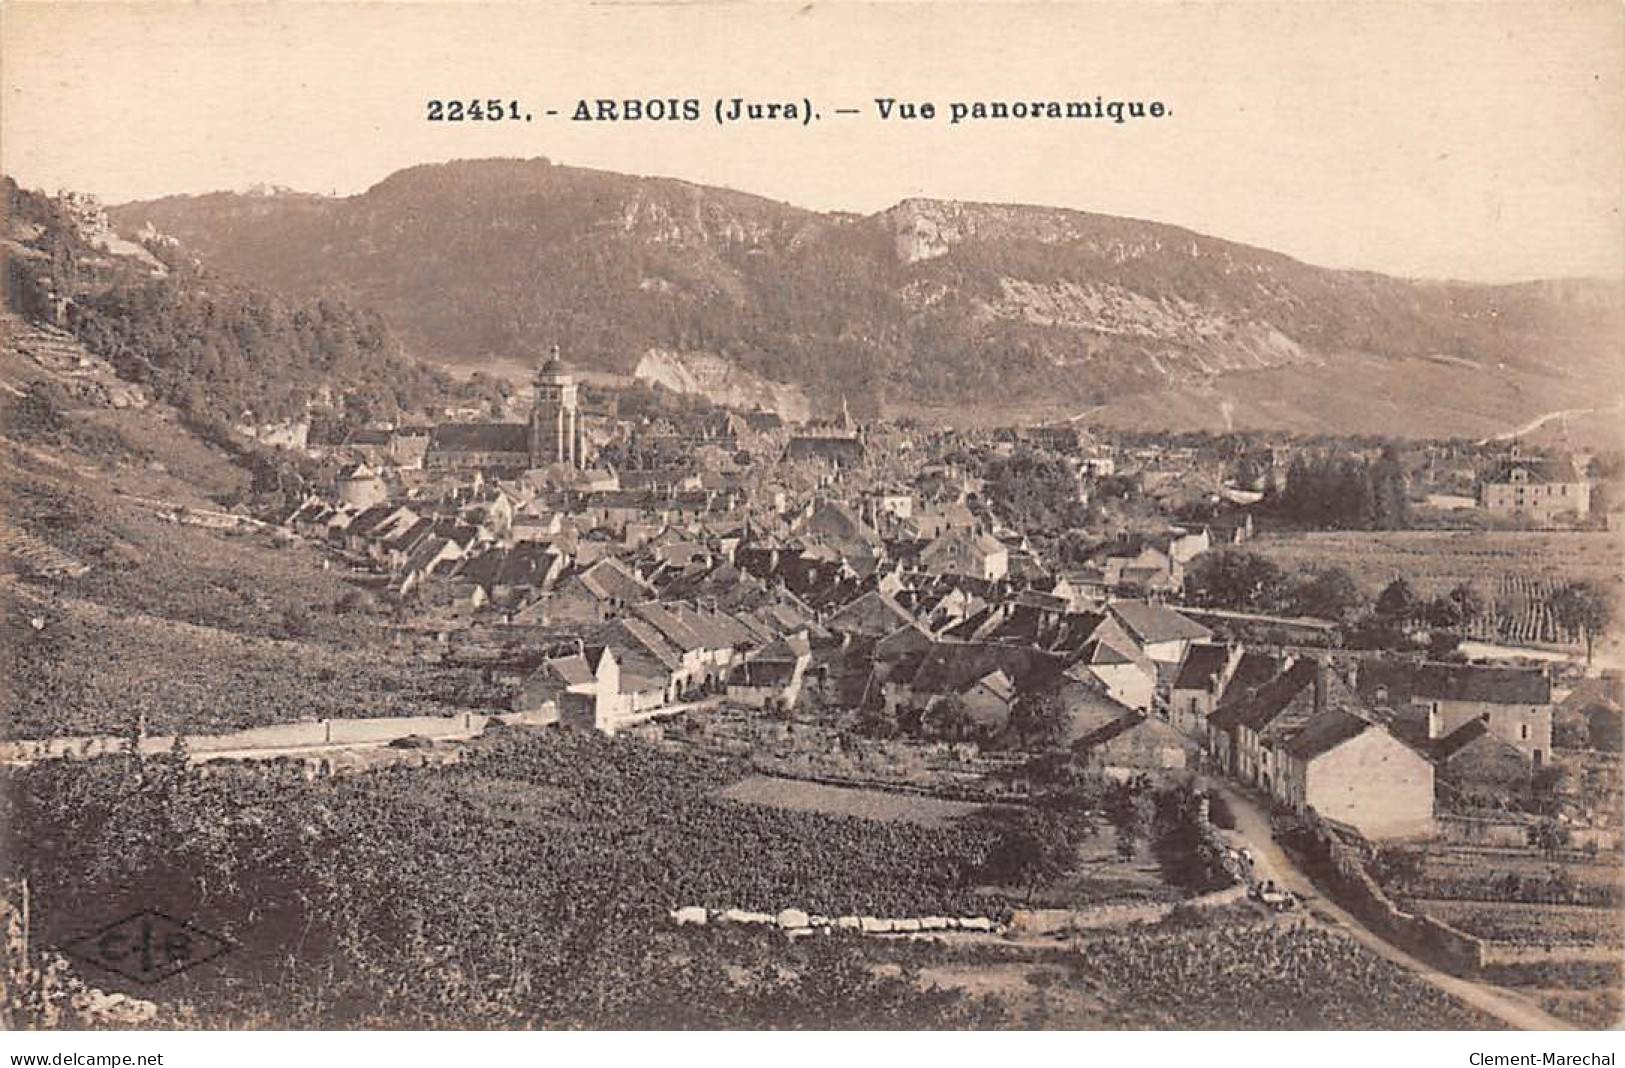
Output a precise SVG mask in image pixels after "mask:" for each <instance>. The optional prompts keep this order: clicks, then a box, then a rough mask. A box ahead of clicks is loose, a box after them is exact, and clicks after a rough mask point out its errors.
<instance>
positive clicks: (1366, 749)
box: [1274, 709, 1434, 841]
mask: <svg viewBox="0 0 1625 1068" xmlns="http://www.w3.org/2000/svg"><path fill="white" fill-rule="evenodd" d="M1276 753H1277V757H1276V762H1275V763H1276V776H1275V783H1276V786H1275V790H1274V793H1275V796H1276V797H1277V798H1278V799H1279V800H1281V801H1282V802H1284V803H1286V804H1288V805H1290V806H1291V807H1292V808H1293V809H1294V810H1295V811H1298V812H1303V811H1305V810H1306V809H1311V808H1312V809H1314V810H1315V813H1316V814H1317V815H1319V816H1321V817H1324V818H1326V819H1330V820H1336V821H1337V822H1339V823H1345V824H1347V825H1348V826H1350V827H1353V828H1354V829H1355V830H1357V831H1359V832H1360V833H1361V834H1362V835H1364V836H1365V837H1367V838H1369V839H1372V840H1373V841H1380V840H1383V839H1394V838H1415V837H1426V836H1428V835H1430V834H1432V833H1433V800H1434V799H1433V765H1432V764H1431V763H1430V762H1429V761H1428V759H1427V758H1426V757H1424V756H1423V755H1422V754H1421V753H1418V752H1417V751H1416V750H1414V749H1412V748H1411V747H1410V746H1408V745H1406V744H1405V743H1404V742H1402V741H1400V740H1399V739H1398V738H1395V737H1394V736H1393V735H1392V734H1390V733H1389V732H1388V730H1387V729H1386V728H1384V727H1382V726H1380V725H1378V724H1376V723H1373V722H1372V721H1371V720H1370V719H1367V718H1364V717H1362V716H1359V715H1356V714H1355V713H1353V712H1351V711H1349V710H1346V709H1328V710H1327V711H1325V712H1322V713H1320V714H1318V715H1316V716H1315V717H1314V718H1312V719H1311V720H1309V722H1307V723H1306V724H1304V726H1303V727H1302V728H1301V729H1300V730H1298V731H1297V732H1295V733H1294V734H1293V735H1292V736H1291V737H1290V738H1289V739H1287V740H1286V741H1285V742H1284V743H1283V744H1282V745H1280V746H1279V747H1278V748H1277V750H1276Z"/></svg>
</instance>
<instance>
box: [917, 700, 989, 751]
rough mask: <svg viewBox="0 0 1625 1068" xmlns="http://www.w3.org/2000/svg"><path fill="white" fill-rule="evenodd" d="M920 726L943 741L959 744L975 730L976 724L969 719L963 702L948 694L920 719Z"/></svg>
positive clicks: (969, 716) (968, 712)
mask: <svg viewBox="0 0 1625 1068" xmlns="http://www.w3.org/2000/svg"><path fill="white" fill-rule="evenodd" d="M921 726H922V727H924V728H926V729H927V730H929V731H930V732H931V733H932V734H934V735H935V736H936V737H938V738H941V739H943V740H944V741H949V742H960V741H964V740H965V738H966V737H967V736H968V735H969V734H970V732H971V731H972V729H974V728H975V726H976V722H975V720H973V719H971V715H970V711H969V710H968V709H967V708H966V707H965V702H964V700H963V699H962V698H960V697H959V695H958V694H949V695H947V696H946V697H943V698H941V699H940V700H938V701H937V702H936V704H934V705H932V706H931V708H930V711H928V712H927V713H926V714H925V715H924V716H922V717H921Z"/></svg>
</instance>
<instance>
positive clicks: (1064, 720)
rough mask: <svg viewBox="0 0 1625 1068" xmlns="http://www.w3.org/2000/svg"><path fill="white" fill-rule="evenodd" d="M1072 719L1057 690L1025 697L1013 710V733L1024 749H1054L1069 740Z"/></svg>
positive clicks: (1011, 713) (1030, 694)
mask: <svg viewBox="0 0 1625 1068" xmlns="http://www.w3.org/2000/svg"><path fill="white" fill-rule="evenodd" d="M1070 726H1071V717H1070V716H1068V715H1067V710H1066V702H1065V701H1063V700H1062V699H1061V695H1060V694H1059V693H1058V692H1056V691H1055V690H1043V691H1039V692H1037V693H1024V694H1022V695H1021V696H1019V697H1017V698H1016V701H1015V704H1013V705H1012V706H1011V707H1010V729H1011V730H1013V731H1015V732H1016V736H1017V737H1018V738H1020V739H1021V742H1022V744H1023V745H1025V746H1028V747H1032V748H1038V749H1050V748H1053V747H1055V746H1057V745H1060V744H1061V743H1062V742H1063V741H1065V740H1066V734H1067V729H1068V728H1069V727H1070Z"/></svg>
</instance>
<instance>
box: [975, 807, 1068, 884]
mask: <svg viewBox="0 0 1625 1068" xmlns="http://www.w3.org/2000/svg"><path fill="white" fill-rule="evenodd" d="M1076 860H1077V849H1076V848H1075V847H1074V846H1073V844H1072V840H1071V838H1070V837H1069V836H1068V835H1067V833H1066V828H1065V826H1064V825H1063V824H1062V823H1061V821H1060V820H1058V819H1056V818H1054V817H1052V816H1048V815H1041V816H1036V817H1033V818H1030V819H1026V820H1023V821H1022V822H1021V823H1019V824H1016V825H1015V826H1013V827H1010V828H1008V829H1007V830H1006V831H1005V832H1004V833H1003V834H1001V835H1000V836H999V838H998V840H997V841H995V842H994V843H993V848H992V849H991V850H989V851H988V855H987V860H986V862H985V863H984V865H983V875H984V877H985V878H987V879H988V880H989V881H990V882H994V883H1003V884H1007V885H1008V884H1014V885H1020V884H1023V883H1025V884H1026V886H1027V900H1028V901H1031V900H1032V896H1033V891H1034V890H1036V889H1037V887H1038V884H1039V883H1041V882H1045V881H1047V880H1050V879H1054V878H1057V877H1058V876H1061V875H1064V874H1066V872H1068V871H1069V870H1071V868H1072V865H1073V863H1074V862H1075V861H1076Z"/></svg>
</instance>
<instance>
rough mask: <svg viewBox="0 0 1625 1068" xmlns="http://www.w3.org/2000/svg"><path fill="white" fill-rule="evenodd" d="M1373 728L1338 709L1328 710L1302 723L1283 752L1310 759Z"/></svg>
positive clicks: (1362, 720) (1351, 714)
mask: <svg viewBox="0 0 1625 1068" xmlns="http://www.w3.org/2000/svg"><path fill="white" fill-rule="evenodd" d="M1373 729H1377V725H1376V724H1375V723H1372V722H1371V721H1370V720H1368V719H1364V718H1362V717H1360V716H1356V715H1355V714H1353V713H1352V712H1347V711H1344V710H1343V709H1340V708H1329V709H1327V710H1326V711H1325V712H1322V713H1321V714H1320V715H1318V716H1315V717H1314V718H1313V719H1311V720H1310V721H1309V722H1308V723H1305V724H1304V725H1303V727H1302V729H1300V730H1299V731H1298V733H1296V734H1294V735H1293V736H1292V738H1291V739H1290V740H1289V741H1288V742H1287V743H1286V751H1287V752H1288V753H1290V754H1292V755H1293V756H1295V757H1298V758H1299V759H1301V760H1313V759H1314V758H1315V757H1317V756H1321V755H1323V754H1326V753H1329V752H1331V751H1332V750H1333V749H1336V748H1337V747H1338V746H1340V745H1342V744H1343V743H1344V742H1346V741H1349V740H1350V739H1351V738H1356V737H1358V736H1360V735H1362V734H1364V733H1365V732H1366V731H1368V730H1373Z"/></svg>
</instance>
